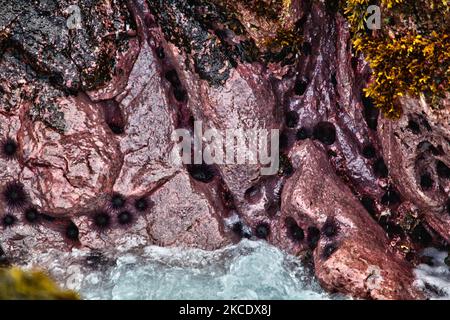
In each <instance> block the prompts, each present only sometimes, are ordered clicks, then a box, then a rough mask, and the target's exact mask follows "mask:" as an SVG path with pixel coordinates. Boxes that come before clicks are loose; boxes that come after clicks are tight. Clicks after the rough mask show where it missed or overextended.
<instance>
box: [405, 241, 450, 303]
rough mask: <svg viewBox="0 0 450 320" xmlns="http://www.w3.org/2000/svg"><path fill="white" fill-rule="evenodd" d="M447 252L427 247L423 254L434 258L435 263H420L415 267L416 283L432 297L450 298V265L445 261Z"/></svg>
mask: <svg viewBox="0 0 450 320" xmlns="http://www.w3.org/2000/svg"><path fill="white" fill-rule="evenodd" d="M447 254H448V253H447V252H443V251H439V250H437V249H435V248H427V249H425V250H424V251H423V253H422V255H423V256H428V257H431V258H432V262H433V265H432V266H429V265H427V264H420V265H418V266H417V267H416V268H415V269H414V273H415V275H416V278H417V280H416V281H415V284H416V285H417V286H418V287H419V288H421V289H423V290H424V291H425V292H426V293H427V294H428V295H429V296H430V297H431V299H450V267H449V266H447V265H446V264H445V262H444V259H445V258H446V257H447Z"/></svg>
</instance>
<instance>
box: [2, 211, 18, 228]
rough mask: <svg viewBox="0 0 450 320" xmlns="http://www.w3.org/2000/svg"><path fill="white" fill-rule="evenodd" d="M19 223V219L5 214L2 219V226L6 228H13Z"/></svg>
mask: <svg viewBox="0 0 450 320" xmlns="http://www.w3.org/2000/svg"><path fill="white" fill-rule="evenodd" d="M16 221H17V218H16V217H15V216H13V215H12V214H9V213H8V214H5V215H4V216H3V218H2V224H3V226H5V227H11V226H13V225H14V224H15V223H16Z"/></svg>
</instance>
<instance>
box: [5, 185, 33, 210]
mask: <svg viewBox="0 0 450 320" xmlns="http://www.w3.org/2000/svg"><path fill="white" fill-rule="evenodd" d="M2 197H3V200H4V201H5V203H6V204H7V205H8V206H9V207H11V208H20V207H22V206H24V205H25V204H26V203H27V201H28V196H27V194H26V192H25V190H24V188H23V184H21V183H20V182H9V183H7V184H6V185H5V186H4V187H3V190H2Z"/></svg>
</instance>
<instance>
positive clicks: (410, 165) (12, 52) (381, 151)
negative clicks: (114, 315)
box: [0, 0, 450, 299]
mask: <svg viewBox="0 0 450 320" xmlns="http://www.w3.org/2000/svg"><path fill="white" fill-rule="evenodd" d="M197 2H198V1H181V0H154V1H145V0H129V1H119V0H102V1H98V2H97V3H96V4H95V5H94V4H92V3H91V2H89V1H84V0H79V1H41V2H39V4H30V3H28V2H27V1H20V0H18V1H14V4H5V5H4V6H3V8H2V9H1V10H0V49H1V60H0V94H1V95H0V120H1V121H0V135H1V137H3V139H4V140H3V142H2V145H1V147H2V154H1V157H0V168H1V170H0V181H1V188H2V194H1V199H0V201H1V203H2V207H3V208H4V210H3V212H2V217H1V219H2V223H1V225H0V245H1V248H2V252H3V255H2V256H3V258H2V261H3V263H4V264H15V265H28V266H29V265H36V266H39V267H41V268H44V269H48V268H51V265H52V262H51V261H46V260H45V259H42V257H43V256H45V255H43V254H44V253H46V252H48V251H49V250H50V249H52V250H53V249H56V250H60V251H70V250H72V249H74V248H76V249H79V250H82V251H84V252H92V255H93V256H101V252H102V251H108V250H111V249H119V250H130V249H133V248H139V247H144V246H148V245H158V246H163V247H186V248H199V249H205V250H216V249H220V248H223V247H225V246H227V245H229V244H232V243H237V242H238V241H239V240H240V239H242V238H251V239H265V240H267V241H268V242H269V243H271V244H273V245H275V246H277V247H278V248H281V249H282V250H283V251H285V252H287V253H289V254H292V255H295V256H298V257H299V259H301V260H303V261H305V262H306V263H311V264H312V265H313V266H314V270H315V274H316V277H317V278H318V280H319V281H320V283H321V285H322V286H323V287H324V288H326V289H327V290H328V291H330V292H340V293H345V294H349V295H351V296H354V297H357V298H365V299H423V298H425V297H426V296H425V294H424V293H423V292H422V291H420V290H419V289H418V288H416V287H415V286H414V284H413V282H414V274H413V272H412V269H413V267H414V265H416V264H417V263H420V262H423V258H421V257H420V256H419V255H418V253H419V252H420V250H421V249H423V248H425V247H428V246H434V247H439V248H441V249H445V248H447V249H448V242H449V241H450V200H449V194H450V168H449V167H450V156H449V155H450V114H449V112H448V111H449V108H448V99H447V100H445V102H444V103H445V106H446V108H444V109H443V111H442V112H440V113H435V112H432V109H431V106H430V105H428V104H427V103H426V102H425V101H424V100H423V99H415V98H409V97H405V98H404V99H402V100H401V101H400V103H401V105H403V106H404V107H405V108H404V110H405V112H404V113H403V115H402V116H401V118H400V119H399V120H395V121H393V120H389V119H386V118H384V117H383V115H380V114H379V112H378V110H377V109H375V108H374V106H373V104H372V102H371V101H370V99H368V98H365V97H364V95H363V94H362V89H363V88H364V87H365V86H366V85H367V83H368V81H369V80H370V68H369V66H368V64H367V63H366V62H365V61H364V58H363V57H362V56H361V55H355V54H354V53H353V51H352V44H351V35H350V31H349V29H348V25H347V22H346V20H345V18H344V17H343V16H342V15H340V14H339V13H336V12H335V11H333V10H331V9H330V7H329V6H327V5H325V4H324V3H322V2H321V1H298V0H292V1H290V2H289V6H288V8H287V9H286V8H284V9H285V10H284V11H283V20H282V23H281V24H282V25H281V26H279V25H278V24H277V23H275V22H273V20H272V19H271V18H270V16H264V15H262V16H261V15H259V14H257V13H255V12H254V11H252V10H251V9H249V8H248V7H246V6H245V5H243V4H242V3H241V2H240V1H237V2H236V4H235V5H233V6H227V5H224V4H222V3H221V1H219V0H217V1H209V2H208V5H200V4H198V3H197ZM262 2H264V1H262ZM73 4H76V5H77V6H78V7H79V8H80V10H81V13H82V14H81V18H82V20H81V21H82V23H83V26H84V27H83V28H81V29H70V28H67V25H66V19H67V18H69V17H70V14H71V13H70V12H68V11H67V8H68V7H69V6H70V5H73ZM25 12H27V14H25ZM251 26H253V27H251ZM274 28H279V30H277V29H274ZM256 29H257V30H260V31H258V32H257V31H255V30H256ZM270 30H275V31H276V32H278V34H279V35H278V38H275V39H279V38H280V37H281V38H282V39H281V40H282V41H284V42H283V43H287V44H288V45H287V48H288V49H287V50H283V49H281V50H280V51H276V48H275V44H274V42H276V41H275V40H274V41H272V42H270V43H268V42H267V41H266V42H265V41H263V36H264V35H265V34H266V33H269V34H270ZM283 30H294V32H295V34H301V40H299V39H297V38H296V37H293V36H292V34H287V35H286V34H285V33H283V32H282V31H283ZM281 40H280V41H281ZM194 121H202V122H203V124H204V125H205V126H209V127H214V128H217V129H218V130H226V129H227V128H229V127H234V128H239V129H244V130H246V129H251V128H255V127H256V128H264V129H279V130H280V131H281V134H280V170H279V172H278V173H277V174H276V175H273V176H263V175H261V171H260V169H261V167H260V165H247V164H244V165H227V164H224V165H206V164H202V165H183V164H182V163H180V162H177V161H174V158H176V154H177V148H176V143H175V142H174V141H173V140H172V139H171V134H172V132H173V131H174V130H176V129H185V130H188V131H189V132H192V131H193V130H194V126H193V123H194ZM89 256H90V255H89ZM94 260H95V261H94V264H96V265H101V264H102V263H106V262H105V261H103V260H102V259H100V258H99V259H94ZM88 262H89V261H88V260H86V263H88ZM91 262H92V261H91Z"/></svg>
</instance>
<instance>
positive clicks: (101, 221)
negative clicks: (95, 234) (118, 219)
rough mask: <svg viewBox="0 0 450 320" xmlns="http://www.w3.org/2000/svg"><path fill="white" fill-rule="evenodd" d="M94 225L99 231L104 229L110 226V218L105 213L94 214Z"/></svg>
mask: <svg viewBox="0 0 450 320" xmlns="http://www.w3.org/2000/svg"><path fill="white" fill-rule="evenodd" d="M93 220H94V225H95V226H96V227H97V228H99V229H106V228H108V227H109V226H110V225H111V217H110V215H109V214H108V213H107V212H105V211H99V212H96V213H95V214H94V216H93Z"/></svg>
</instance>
